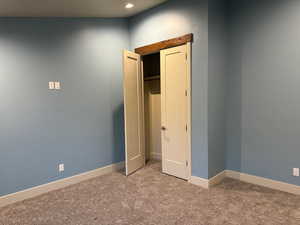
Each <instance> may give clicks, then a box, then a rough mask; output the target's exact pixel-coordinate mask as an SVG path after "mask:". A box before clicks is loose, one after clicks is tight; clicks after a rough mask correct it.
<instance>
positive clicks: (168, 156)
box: [123, 34, 193, 180]
mask: <svg viewBox="0 0 300 225" xmlns="http://www.w3.org/2000/svg"><path fill="white" fill-rule="evenodd" d="M192 40H193V35H192V34H187V35H184V36H181V37H178V38H173V39H169V40H165V41H161V42H157V43H154V44H150V45H147V46H144V47H140V48H136V49H135V52H131V51H127V50H124V52H123V68H124V80H123V87H124V122H125V169H126V175H127V176H128V175H130V174H132V173H134V172H135V171H137V170H139V169H140V168H142V167H144V166H145V164H146V163H147V162H149V161H150V160H153V161H154V160H160V161H161V169H162V172H163V173H165V174H168V175H172V176H175V177H178V178H181V179H184V180H188V179H190V177H191V42H192Z"/></svg>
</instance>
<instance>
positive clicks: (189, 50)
mask: <svg viewBox="0 0 300 225" xmlns="http://www.w3.org/2000/svg"><path fill="white" fill-rule="evenodd" d="M186 53H187V124H188V128H187V136H188V149H187V155H188V157H187V158H188V181H189V180H190V179H191V177H192V43H191V42H187V43H186Z"/></svg>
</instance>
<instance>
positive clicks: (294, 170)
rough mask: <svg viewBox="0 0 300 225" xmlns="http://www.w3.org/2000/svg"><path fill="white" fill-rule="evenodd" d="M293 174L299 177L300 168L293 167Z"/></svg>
mask: <svg viewBox="0 0 300 225" xmlns="http://www.w3.org/2000/svg"><path fill="white" fill-rule="evenodd" d="M293 176H294V177H299V168H294V169H293Z"/></svg>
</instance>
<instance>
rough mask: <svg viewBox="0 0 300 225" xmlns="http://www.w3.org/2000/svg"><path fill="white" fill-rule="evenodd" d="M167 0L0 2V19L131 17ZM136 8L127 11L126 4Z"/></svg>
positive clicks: (38, 0)
mask: <svg viewBox="0 0 300 225" xmlns="http://www.w3.org/2000/svg"><path fill="white" fill-rule="evenodd" d="M165 1H167V0H0V17H105V18H109V17H129V16H132V15H135V14H137V13H139V12H142V11H144V10H146V9H149V8H151V7H154V6H156V5H159V4H161V3H162V2H165ZM128 2H130V3H133V4H134V5H135V7H134V8H131V9H125V4H126V3H128Z"/></svg>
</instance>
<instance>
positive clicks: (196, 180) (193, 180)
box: [189, 170, 226, 189]
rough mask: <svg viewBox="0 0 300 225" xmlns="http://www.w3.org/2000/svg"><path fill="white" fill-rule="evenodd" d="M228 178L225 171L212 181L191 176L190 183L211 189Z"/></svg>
mask: <svg viewBox="0 0 300 225" xmlns="http://www.w3.org/2000/svg"><path fill="white" fill-rule="evenodd" d="M225 176H226V173H225V170H224V171H222V172H220V173H218V174H217V175H216V176H214V177H212V178H210V179H204V178H201V177H196V176H191V178H190V180H189V182H190V183H191V184H195V185H197V186H200V187H203V188H206V189H209V188H210V187H212V186H214V185H216V184H218V183H220V182H221V181H222V180H223V179H224V178H225Z"/></svg>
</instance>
